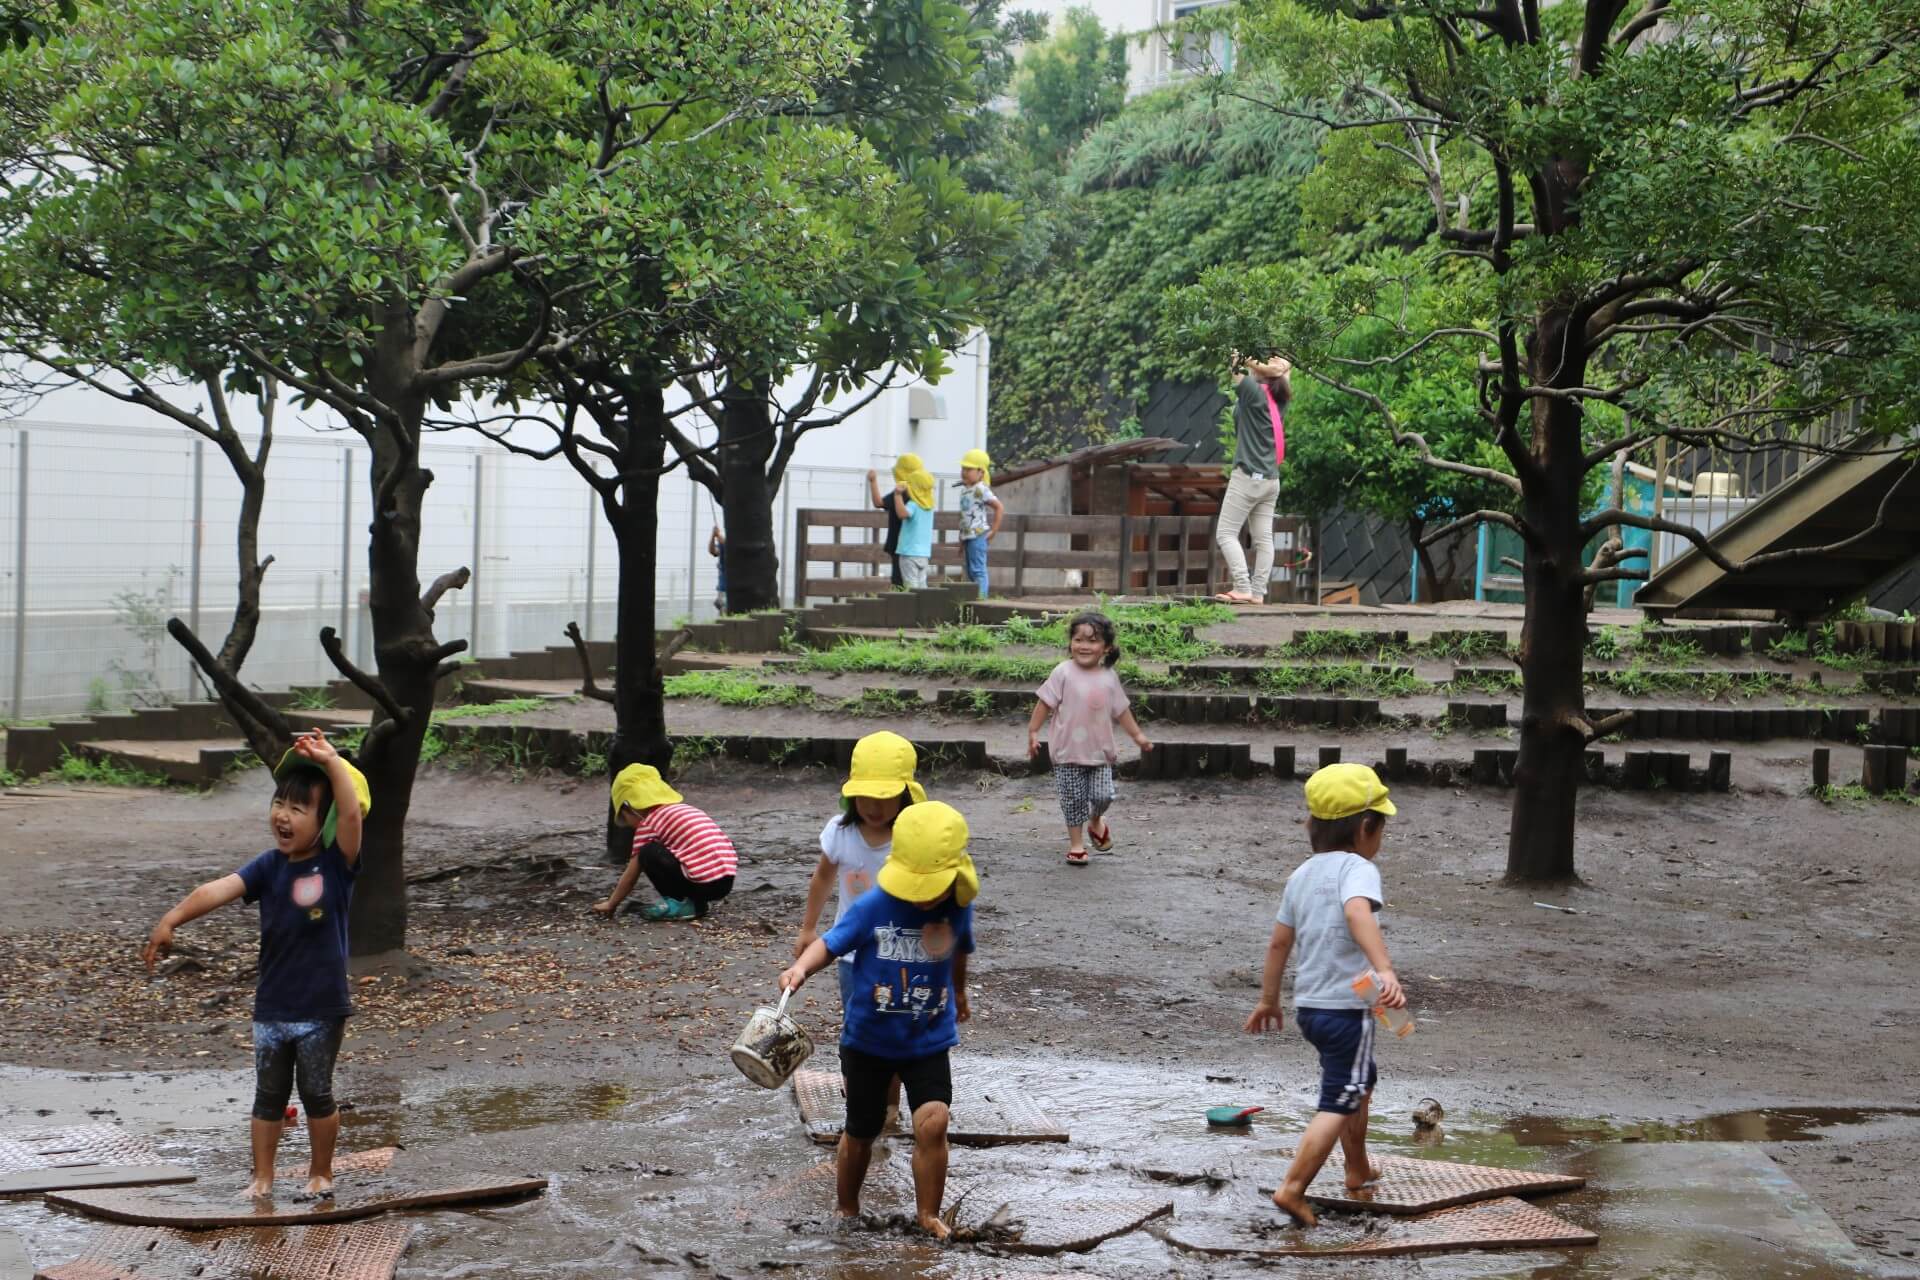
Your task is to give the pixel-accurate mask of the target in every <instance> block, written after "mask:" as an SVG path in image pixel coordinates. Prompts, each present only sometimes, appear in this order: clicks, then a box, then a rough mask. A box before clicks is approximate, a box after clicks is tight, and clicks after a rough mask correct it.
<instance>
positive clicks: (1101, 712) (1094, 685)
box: [1027, 612, 1153, 867]
mask: <svg viewBox="0 0 1920 1280" xmlns="http://www.w3.org/2000/svg"><path fill="white" fill-rule="evenodd" d="M1118 661H1120V645H1119V643H1118V641H1117V640H1116V639H1115V634H1114V629H1113V620H1112V619H1111V618H1109V617H1107V615H1105V614H1104V613H1091V612H1089V613H1081V614H1076V615H1074V617H1073V619H1072V620H1071V621H1070V622H1068V623H1067V660H1066V661H1065V662H1063V663H1061V664H1060V665H1059V666H1057V667H1055V668H1054V669H1053V673H1052V674H1051V675H1049V676H1048V677H1047V680H1046V683H1045V684H1043V685H1041V686H1040V691H1039V694H1038V697H1037V699H1036V701H1035V702H1034V704H1033V715H1032V717H1031V718H1030V719H1028V721H1027V757H1028V759H1032V758H1034V757H1035V756H1037V755H1039V754H1040V726H1041V725H1043V724H1045V723H1046V722H1047V717H1048V716H1049V715H1051V716H1052V717H1053V727H1052V728H1051V729H1049V730H1048V731H1047V755H1048V756H1049V757H1050V758H1051V760H1052V762H1053V786H1054V791H1055V792H1056V793H1057V794H1058V795H1059V797H1060V813H1061V816H1062V817H1064V818H1065V819H1066V820H1067V865H1069V866H1074V867H1084V866H1086V865H1087V847H1086V844H1085V843H1084V842H1083V840H1082V838H1081V837H1082V833H1084V834H1085V838H1086V839H1087V840H1091V841H1092V842H1093V847H1094V848H1096V849H1098V850H1100V851H1101V852H1102V853H1107V852H1110V851H1111V850H1112V849H1113V832H1112V829H1111V828H1109V827H1108V825H1107V822H1106V814H1107V810H1108V809H1109V808H1111V807H1112V805H1113V801H1114V796H1115V792H1114V785H1113V764H1114V761H1115V760H1116V759H1118V758H1119V752H1118V751H1117V750H1116V749H1115V747H1114V741H1113V726H1114V725H1116V724H1118V725H1119V726H1120V727H1121V728H1122V729H1123V730H1125V731H1126V735H1127V736H1128V737H1129V738H1132V739H1133V741H1134V745H1135V746H1137V747H1139V748H1140V750H1142V751H1151V750H1152V749H1153V744H1152V743H1151V742H1149V741H1147V735H1146V734H1144V733H1142V732H1141V731H1140V725H1139V724H1138V723H1137V722H1136V721H1135V720H1134V718H1133V708H1132V706H1131V705H1130V704H1129V703H1128V701H1127V691H1126V690H1125V689H1123V688H1122V687H1121V686H1120V677H1119V676H1117V675H1115V674H1114V671H1113V664H1114V663H1116V662H1118Z"/></svg>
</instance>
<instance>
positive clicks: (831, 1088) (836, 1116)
mask: <svg viewBox="0 0 1920 1280" xmlns="http://www.w3.org/2000/svg"><path fill="white" fill-rule="evenodd" d="M793 1096H794V1100H795V1101H796V1102H798V1103H799V1104H800V1119H801V1121H802V1122H803V1123H804V1124H805V1125H806V1126H807V1136H808V1137H810V1138H812V1139H813V1140H814V1141H815V1142H819V1143H834V1142H838V1141H839V1140H840V1131H841V1129H842V1128H844V1127H845V1125H846V1119H847V1098H846V1094H845V1092H844V1091H843V1086H842V1084H841V1081H840V1073H839V1072H838V1071H806V1070H802V1071H796V1072H794V1073H793ZM910 1132H911V1130H910V1125H909V1122H908V1119H907V1117H906V1116H904V1115H903V1116H901V1117H900V1119H899V1122H898V1123H897V1124H895V1126H894V1128H893V1130H892V1134H893V1136H895V1137H906V1136H909V1134H910ZM1067 1137H1068V1135H1067V1131H1066V1130H1064V1129H1062V1128H1060V1127H1059V1126H1058V1125H1056V1124H1054V1123H1053V1121H1051V1120H1049V1119H1048V1118H1047V1116H1046V1113H1045V1112H1043V1111H1042V1110H1040V1104H1039V1103H1037V1102H1035V1101H1034V1100H1033V1098H1032V1097H1031V1096H1029V1095H1028V1094H1026V1093H1024V1092H1022V1091H1021V1090H1020V1089H1017V1088H1015V1087H1014V1086H1013V1085H1011V1084H1008V1083H1007V1082H1005V1081H1003V1080H995V1079H993V1078H991V1077H987V1078H980V1077H974V1076H964V1075H957V1076H955V1077H954V1081H953V1107H952V1116H951V1118H950V1119H949V1120H948V1122H947V1141H949V1142H957V1143H959V1144H960V1145H961V1146H965V1147H997V1146H1005V1145H1009V1144H1012V1143H1018V1142H1065V1141H1067Z"/></svg>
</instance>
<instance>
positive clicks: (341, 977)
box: [141, 732, 373, 1197]
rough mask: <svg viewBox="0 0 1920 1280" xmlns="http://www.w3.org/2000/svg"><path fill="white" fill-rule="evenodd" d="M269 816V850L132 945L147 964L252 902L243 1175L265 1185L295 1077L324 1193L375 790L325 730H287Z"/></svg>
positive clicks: (316, 1179) (335, 1132)
mask: <svg viewBox="0 0 1920 1280" xmlns="http://www.w3.org/2000/svg"><path fill="white" fill-rule="evenodd" d="M273 776H274V781H275V787H274V792H273V803H272V805H271V806H269V808H268V809H267V825H268V827H269V828H270V829H271V830H272V832H273V848H271V849H269V850H267V851H266V852H265V853H263V854H261V855H260V856H258V857H257V858H254V859H253V860H252V861H250V862H248V863H247V865H246V866H244V867H241V868H240V870H238V871H236V872H235V873H234V874H232V875H230V876H222V877H220V879H218V880H209V881H207V883H205V884H203V885H201V886H200V887H199V888H197V889H195V890H194V891H193V892H192V893H190V894H188V895H187V896H186V897H185V898H183V899H181V901H180V903H179V904H178V905H177V906H175V907H174V908H173V910H171V911H169V912H167V914H166V915H164V916H162V917H160V923H159V924H156V925H155V926H153V932H152V933H151V934H149V935H148V937H147V945H146V948H145V950H144V951H143V952H142V953H141V958H142V959H144V960H145V961H146V965H147V970H148V972H152V970H153V966H154V962H155V961H156V960H158V959H159V958H160V955H161V953H162V952H164V951H165V950H166V949H167V948H168V947H170V946H172V945H173V932H174V930H175V929H177V928H179V927H180V926H181V925H183V924H185V923H187V922H188V921H189V920H198V919H199V918H200V917H201V916H204V915H206V914H207V913H208V912H209V911H212V910H214V909H216V908H218V907H223V906H225V905H226V904H227V903H229V902H232V901H233V900H234V899H235V898H245V899H246V900H247V901H248V902H258V903H259V904H260V961H259V969H258V976H257V977H256V979H255V981H254V989H253V1070H254V1086H253V1122H252V1124H251V1126H250V1129H251V1137H252V1147H253V1180H252V1181H251V1182H249V1183H248V1184H247V1194H248V1195H250V1196H256V1197H261V1196H270V1195H272V1194H273V1162H274V1155H275V1153H276V1152H277V1151H278V1150H279V1147H280V1133H281V1130H282V1128H283V1127H284V1126H285V1123H286V1116H287V1099H288V1098H289V1097H291V1096H292V1094H293V1090H294V1086H295V1083H296V1082H297V1083H298V1085H299V1088H300V1102H301V1105H303V1106H304V1107H306V1109H307V1133H308V1136H309V1138H310V1139H311V1141H312V1146H313V1152H312V1157H311V1159H310V1160H309V1162H308V1165H307V1194H308V1195H311V1196H330V1195H332V1194H333V1146H334V1141H335V1139H337V1138H338V1137H339V1135H340V1110H339V1107H338V1105H337V1104H336V1103H335V1102H334V1100H333V1065H334V1059H335V1058H336V1057H337V1056H338V1055H339V1053H340V1041H341V1038H342V1037H343V1036H344V1035H345V1032H346V1024H347V1015H349V1014H350V1013H352V1012H353V1003H352V1001H351V999H350V998H349V997H348V994H347V912H348V909H349V907H350V906H351V904H352V901H353V879H354V876H355V875H356V874H357V872H358V870H359V865H360V829H361V822H362V820H363V819H364V818H365V816H366V814H367V812H368V811H369V810H371V809H372V808H373V798H372V796H371V795H370V794H369V792H368V790H367V780H366V778H365V777H364V776H363V775H362V774H361V773H360V771H359V770H358V769H356V768H354V767H353V766H352V765H351V764H349V763H347V761H346V760H344V759H343V758H341V756H340V753H339V752H338V751H336V750H335V749H334V747H333V744H332V743H330V742H328V741H327V738H326V735H325V734H323V733H318V732H316V733H308V734H303V735H301V736H300V737H298V738H296V739H294V743H293V749H292V750H291V751H289V752H287V753H286V755H285V756H283V757H281V760H280V763H279V765H277V766H276V767H275V768H274V771H273Z"/></svg>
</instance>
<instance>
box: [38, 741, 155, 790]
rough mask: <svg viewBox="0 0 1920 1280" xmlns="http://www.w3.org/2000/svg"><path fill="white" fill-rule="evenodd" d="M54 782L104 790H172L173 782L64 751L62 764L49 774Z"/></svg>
mask: <svg viewBox="0 0 1920 1280" xmlns="http://www.w3.org/2000/svg"><path fill="white" fill-rule="evenodd" d="M46 776H47V777H48V778H49V779H51V780H53V781H55V782H74V783H92V784H95V785H98V786H103V787H171V786H172V785H173V783H172V781H170V780H169V779H167V778H163V777H161V776H160V775H159V774H157V773H148V772H147V771H146V770H144V769H135V768H131V767H129V766H127V765H124V764H121V763H120V762H119V761H117V760H93V759H90V758H88V757H86V756H77V755H74V754H73V753H72V752H71V751H67V750H65V749H64V748H63V749H62V750H61V752H60V763H59V764H57V765H55V766H53V768H51V769H49V770H48V771H47V775H46Z"/></svg>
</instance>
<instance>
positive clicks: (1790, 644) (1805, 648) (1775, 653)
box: [1767, 631, 1812, 662]
mask: <svg viewBox="0 0 1920 1280" xmlns="http://www.w3.org/2000/svg"><path fill="white" fill-rule="evenodd" d="M1811 651H1812V649H1811V642H1809V641H1808V639H1807V633H1806V632H1804V631H1789V632H1788V633H1787V634H1786V635H1784V636H1781V637H1780V638H1779V639H1778V640H1775V641H1774V642H1773V643H1772V644H1770V645H1768V646H1767V656H1768V657H1769V658H1774V659H1777V660H1778V661H1781V662H1792V661H1793V660H1794V659H1795V658H1804V657H1806V656H1808V654H1809V653H1810V652H1811Z"/></svg>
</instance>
